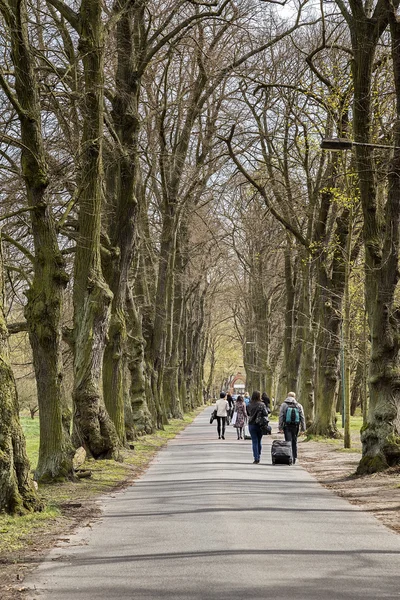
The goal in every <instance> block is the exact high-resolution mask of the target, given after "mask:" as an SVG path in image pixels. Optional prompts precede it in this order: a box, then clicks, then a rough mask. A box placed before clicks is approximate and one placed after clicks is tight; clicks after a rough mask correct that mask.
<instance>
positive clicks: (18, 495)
mask: <svg viewBox="0 0 400 600" xmlns="http://www.w3.org/2000/svg"><path fill="white" fill-rule="evenodd" d="M41 508H42V503H41V501H40V500H39V498H38V496H37V494H36V491H35V489H34V487H33V481H32V478H31V475H30V465H29V460H28V456H27V454H26V445H25V438H24V435H23V432H22V428H21V425H20V422H19V407H18V397H17V390H16V386H15V380H14V375H13V372H12V369H11V365H10V357H9V347H8V332H7V326H6V320H5V316H4V309H3V261H2V257H1V240H0V512H7V513H11V514H15V513H23V512H25V511H31V510H40V509H41Z"/></svg>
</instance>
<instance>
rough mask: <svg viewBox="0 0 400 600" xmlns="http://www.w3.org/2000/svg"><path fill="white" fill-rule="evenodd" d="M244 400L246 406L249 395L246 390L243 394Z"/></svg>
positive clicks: (248, 401) (248, 402)
mask: <svg viewBox="0 0 400 600" xmlns="http://www.w3.org/2000/svg"><path fill="white" fill-rule="evenodd" d="M244 402H245V404H246V406H248V405H249V404H250V396H249V394H248V393H247V392H245V394H244Z"/></svg>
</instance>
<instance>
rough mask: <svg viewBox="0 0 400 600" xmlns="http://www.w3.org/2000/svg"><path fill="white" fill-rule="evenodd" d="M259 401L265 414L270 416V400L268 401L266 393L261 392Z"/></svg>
mask: <svg viewBox="0 0 400 600" xmlns="http://www.w3.org/2000/svg"><path fill="white" fill-rule="evenodd" d="M261 400H262V401H263V402H264V404H265V408H266V409H267V413H268V414H271V400H270V399H269V397H268V394H267V392H263V393H262V395H261Z"/></svg>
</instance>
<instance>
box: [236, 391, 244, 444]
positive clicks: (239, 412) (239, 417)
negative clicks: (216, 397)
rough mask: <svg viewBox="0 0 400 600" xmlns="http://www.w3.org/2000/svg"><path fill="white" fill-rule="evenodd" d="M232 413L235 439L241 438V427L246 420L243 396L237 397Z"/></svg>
mask: <svg viewBox="0 0 400 600" xmlns="http://www.w3.org/2000/svg"><path fill="white" fill-rule="evenodd" d="M234 414H236V421H235V424H234V427H236V433H237V439H238V440H242V439H243V427H244V426H245V424H246V421H247V408H246V403H245V401H244V399H243V396H238V397H237V399H236V405H235V413H234Z"/></svg>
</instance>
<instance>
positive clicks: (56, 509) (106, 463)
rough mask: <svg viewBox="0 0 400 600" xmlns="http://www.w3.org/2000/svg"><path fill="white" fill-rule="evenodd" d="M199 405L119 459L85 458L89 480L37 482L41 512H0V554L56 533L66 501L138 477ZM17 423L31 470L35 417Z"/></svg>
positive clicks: (36, 428)
mask: <svg viewBox="0 0 400 600" xmlns="http://www.w3.org/2000/svg"><path fill="white" fill-rule="evenodd" d="M203 408H204V407H202V408H199V409H197V410H195V411H193V412H191V413H188V414H186V415H185V416H184V418H183V419H172V420H171V421H170V423H169V424H168V425H166V426H165V428H164V430H162V431H156V432H155V433H153V434H150V435H145V436H143V437H141V438H139V439H138V440H136V441H135V442H134V445H135V449H134V450H125V449H124V450H123V451H122V456H123V462H116V461H113V460H99V461H96V460H93V459H89V460H87V461H86V462H85V463H84V465H82V468H86V469H90V470H91V471H92V477H91V478H89V479H80V480H78V481H75V482H71V481H66V482H62V483H54V484H46V485H40V486H39V495H40V496H41V497H42V499H43V500H44V502H45V504H46V509H45V510H44V511H43V512H41V513H31V514H27V515H23V516H16V517H11V516H8V515H4V514H2V515H0V539H1V545H0V557H6V558H7V559H8V560H10V558H11V559H12V556H13V553H15V552H17V551H20V550H21V549H29V548H30V547H34V546H35V540H37V539H38V535H40V536H41V537H43V536H46V535H51V534H54V533H55V532H57V531H58V530H59V529H60V528H61V527H62V525H61V520H62V518H63V512H65V510H66V507H67V505H68V502H70V501H72V502H74V503H77V502H78V503H80V502H81V503H85V502H88V501H90V500H93V499H94V498H96V497H98V496H99V495H101V494H105V493H107V492H110V491H112V490H114V489H117V488H118V487H120V486H121V485H123V484H124V483H125V482H127V481H131V480H133V479H134V478H135V477H137V476H139V475H140V473H142V472H143V470H144V469H145V468H146V467H147V466H148V464H149V463H150V461H151V460H152V458H153V457H154V455H155V454H156V453H157V451H158V450H159V449H160V448H162V447H163V446H164V445H165V444H166V443H167V442H168V440H170V439H173V438H174V437H175V436H176V435H177V434H178V433H179V432H180V431H182V430H183V429H184V428H185V427H186V426H187V425H188V424H189V423H191V422H192V421H193V419H194V418H195V417H196V415H197V414H198V413H199V412H200V411H201V410H203ZM21 423H22V427H23V429H24V433H25V436H26V444H27V451H28V456H29V459H30V462H31V466H32V469H34V468H35V466H36V464H37V459H38V452H39V419H37V418H35V419H34V420H32V419H30V417H21Z"/></svg>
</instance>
